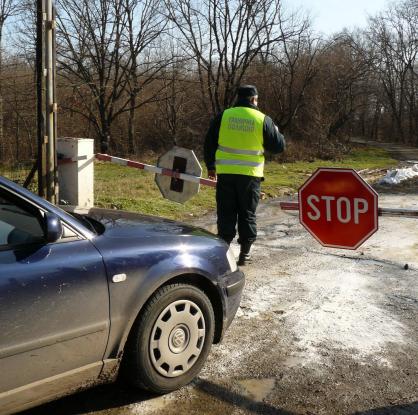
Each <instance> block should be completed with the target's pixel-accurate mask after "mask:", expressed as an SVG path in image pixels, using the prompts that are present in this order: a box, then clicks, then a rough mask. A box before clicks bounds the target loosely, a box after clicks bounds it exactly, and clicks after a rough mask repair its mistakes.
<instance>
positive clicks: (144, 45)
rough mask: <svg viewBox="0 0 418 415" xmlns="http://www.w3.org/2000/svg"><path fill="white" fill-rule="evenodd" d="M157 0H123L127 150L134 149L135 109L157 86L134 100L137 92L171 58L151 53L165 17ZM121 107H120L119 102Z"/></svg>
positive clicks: (156, 94) (156, 44)
mask: <svg viewBox="0 0 418 415" xmlns="http://www.w3.org/2000/svg"><path fill="white" fill-rule="evenodd" d="M160 3H161V2H160V1H159V0H124V1H123V7H124V13H125V14H126V20H127V24H126V30H125V31H124V33H123V40H124V42H125V47H126V48H127V50H128V64H127V71H126V74H127V77H128V82H127V94H128V100H129V103H128V108H129V109H128V111H129V117H128V151H129V153H131V154H134V153H136V151H137V140H136V134H135V115H136V110H137V109H138V108H139V107H141V106H143V105H145V104H147V103H149V102H152V101H153V100H155V99H156V97H157V96H158V93H159V91H160V89H156V90H154V91H153V93H151V94H149V95H148V96H147V97H143V99H141V100H138V94H139V93H140V92H141V91H143V90H144V88H145V87H146V86H148V85H149V84H151V83H153V81H154V80H155V78H156V77H157V75H158V74H159V73H160V72H161V70H162V69H163V68H164V67H165V66H166V65H167V64H168V62H170V60H171V57H169V56H164V55H161V54H159V53H155V51H154V48H158V47H159V46H161V43H160V44H158V43H157V40H160V41H161V37H162V34H163V32H164V29H165V26H166V24H167V20H166V19H165V18H164V16H163V14H162V13H161V10H160V9H161V8H160ZM122 107H124V106H123V105H122Z"/></svg>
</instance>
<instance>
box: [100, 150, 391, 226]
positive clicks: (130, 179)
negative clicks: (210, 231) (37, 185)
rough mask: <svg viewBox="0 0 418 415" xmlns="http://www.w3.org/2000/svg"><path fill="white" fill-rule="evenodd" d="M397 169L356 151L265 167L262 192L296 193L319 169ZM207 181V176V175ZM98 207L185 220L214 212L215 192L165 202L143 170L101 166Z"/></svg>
mask: <svg viewBox="0 0 418 415" xmlns="http://www.w3.org/2000/svg"><path fill="white" fill-rule="evenodd" d="M396 165H397V161H396V160H394V159H392V158H390V157H389V155H388V153H387V152H386V151H385V150H383V149H377V148H367V147H361V148H356V149H354V150H353V151H352V152H351V153H350V154H349V155H347V156H346V157H345V158H344V159H342V160H341V161H334V162H333V161H324V160H315V161H313V162H296V163H276V162H269V163H267V164H266V167H265V177H266V180H265V181H264V182H263V184H262V190H263V191H264V192H265V193H266V195H267V197H277V196H280V195H283V194H286V193H294V192H296V191H297V189H298V188H299V187H300V186H301V185H302V184H303V183H304V182H305V181H306V180H307V178H308V177H309V176H310V175H311V174H312V173H313V172H314V171H315V170H316V169H317V168H319V167H342V168H353V169H355V170H362V169H366V168H369V169H375V168H389V167H393V166H396ZM204 175H205V177H206V172H204ZM95 204H96V206H99V207H105V208H116V209H124V210H130V211H135V212H142V213H146V214H151V215H158V216H164V217H167V218H173V219H180V220H185V219H187V218H190V217H197V216H201V215H204V214H205V213H207V212H209V211H211V210H213V209H214V208H215V190H214V189H212V188H209V187H206V186H201V188H200V192H199V194H198V195H196V196H195V197H194V198H192V199H191V200H189V201H188V202H186V203H185V204H184V205H181V204H178V203H174V202H170V201H168V200H166V199H164V198H163V197H162V196H161V194H160V191H159V189H158V187H157V185H156V184H155V182H154V176H153V175H152V174H150V173H146V172H143V171H141V170H137V169H132V168H127V167H122V166H118V165H115V164H110V163H105V162H98V163H96V165H95Z"/></svg>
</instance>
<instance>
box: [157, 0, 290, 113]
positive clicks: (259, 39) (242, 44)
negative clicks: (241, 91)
mask: <svg viewBox="0 0 418 415" xmlns="http://www.w3.org/2000/svg"><path fill="white" fill-rule="evenodd" d="M165 5H166V10H167V11H166V12H167V17H168V19H170V21H171V22H172V23H173V24H174V26H175V28H176V29H177V32H178V38H179V41H180V42H181V44H182V46H183V51H184V54H185V55H186V56H187V57H189V58H190V59H192V60H194V61H195V64H196V70H197V72H198V75H199V81H200V88H201V94H202V97H203V98H204V99H205V100H207V101H206V102H208V103H209V105H210V109H211V112H212V113H213V114H214V113H217V112H219V111H220V110H222V109H223V108H225V107H227V106H229V105H230V104H231V103H232V100H233V98H234V92H235V88H236V87H237V86H238V85H239V84H240V83H241V81H242V80H243V78H244V75H245V74H246V72H247V70H248V68H249V66H250V65H251V63H252V62H253V61H254V60H255V59H256V58H257V56H259V54H260V53H261V52H262V51H265V50H266V49H268V47H269V46H270V45H272V44H274V43H276V42H280V41H282V40H283V39H284V38H286V37H288V36H290V35H291V34H292V33H293V30H294V28H292V27H289V28H287V29H284V30H280V27H282V28H284V27H285V26H286V25H285V19H284V17H283V14H282V10H281V2H280V0H267V1H254V0H234V1H227V0H204V1H197V0H171V1H169V0H166V1H165Z"/></svg>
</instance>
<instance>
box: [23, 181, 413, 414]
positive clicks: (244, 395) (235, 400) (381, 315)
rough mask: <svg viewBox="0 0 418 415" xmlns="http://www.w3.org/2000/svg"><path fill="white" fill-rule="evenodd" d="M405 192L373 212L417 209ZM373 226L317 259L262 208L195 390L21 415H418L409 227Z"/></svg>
mask: <svg viewBox="0 0 418 415" xmlns="http://www.w3.org/2000/svg"><path fill="white" fill-rule="evenodd" d="M406 191H407V192H408V193H407V194H404V193H403V192H397V193H396V194H395V193H394V194H392V193H386V194H383V195H381V197H380V203H379V204H380V206H381V207H383V206H384V207H409V208H415V209H418V181H417V182H416V183H415V184H413V185H411V186H409V187H408V188H407V190H406ZM199 224H200V225H203V226H205V227H207V228H209V229H212V230H213V229H214V218H213V217H207V218H203V219H201V220H200V221H199ZM379 226H380V230H379V231H378V232H377V233H376V234H375V235H373V236H372V237H371V238H370V239H369V240H368V241H367V242H366V243H365V244H364V245H363V246H362V247H361V248H360V249H359V250H357V251H346V250H336V249H327V248H323V247H321V246H320V245H319V244H318V243H317V242H316V241H315V240H314V239H313V238H312V237H311V236H310V235H309V234H307V232H306V231H305V230H304V229H303V228H302V226H301V225H300V224H299V223H298V218H297V214H296V213H295V212H290V213H289V212H283V211H281V210H280V208H279V206H278V201H277V200H275V201H270V202H267V203H263V204H262V205H261V206H260V209H259V239H258V242H257V244H256V245H255V247H254V262H253V263H252V264H251V265H249V266H247V267H245V273H246V276H247V283H246V288H245V291H244V295H243V299H242V304H241V308H240V309H239V311H238V314H237V316H236V319H235V321H234V323H233V324H232V326H231V327H230V330H229V332H228V333H227V335H226V337H225V338H224V341H223V343H222V344H221V345H218V346H214V347H213V349H212V352H211V354H210V357H209V360H208V362H207V364H206V365H205V367H204V369H203V371H202V372H201V374H200V376H199V377H198V379H196V381H194V382H193V383H192V384H191V385H189V386H187V387H185V388H183V389H182V390H180V391H177V392H174V393H171V394H169V395H166V396H163V397H156V396H150V395H147V394H144V393H142V392H138V391H135V390H130V389H127V388H126V387H124V386H123V385H107V386H103V387H98V388H95V389H92V390H89V391H86V392H82V393H79V394H77V395H74V396H71V397H67V398H64V399H61V400H59V401H56V402H54V403H51V404H48V405H44V406H42V407H39V408H37V409H34V410H31V411H28V412H26V415H29V414H30V415H40V414H42V415H44V414H45V415H46V414H48V415H49V414H53V415H75V414H109V415H110V414H112V415H122V414H123V415H128V414H129V415H130V414H141V415H147V414H161V415H168V414H225V413H228V414H310V415H313V414H318V415H319V414H362V415H366V414H367V415H377V414H386V415H389V414H391V415H392V414H396V415H401V414H402V415H404V414H417V413H418V358H417V356H418V255H417V253H418V220H417V219H405V218H404V219H402V218H387V217H385V218H381V219H380V223H379ZM234 249H235V251H236V252H237V251H238V246H237V245H234Z"/></svg>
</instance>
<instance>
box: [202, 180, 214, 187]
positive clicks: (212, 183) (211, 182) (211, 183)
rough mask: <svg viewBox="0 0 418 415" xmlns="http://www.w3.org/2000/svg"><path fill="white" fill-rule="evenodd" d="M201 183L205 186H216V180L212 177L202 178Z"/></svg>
mask: <svg viewBox="0 0 418 415" xmlns="http://www.w3.org/2000/svg"><path fill="white" fill-rule="evenodd" d="M199 181H200V184H202V185H203V186H210V187H216V181H215V180H211V179H200V180H199Z"/></svg>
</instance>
